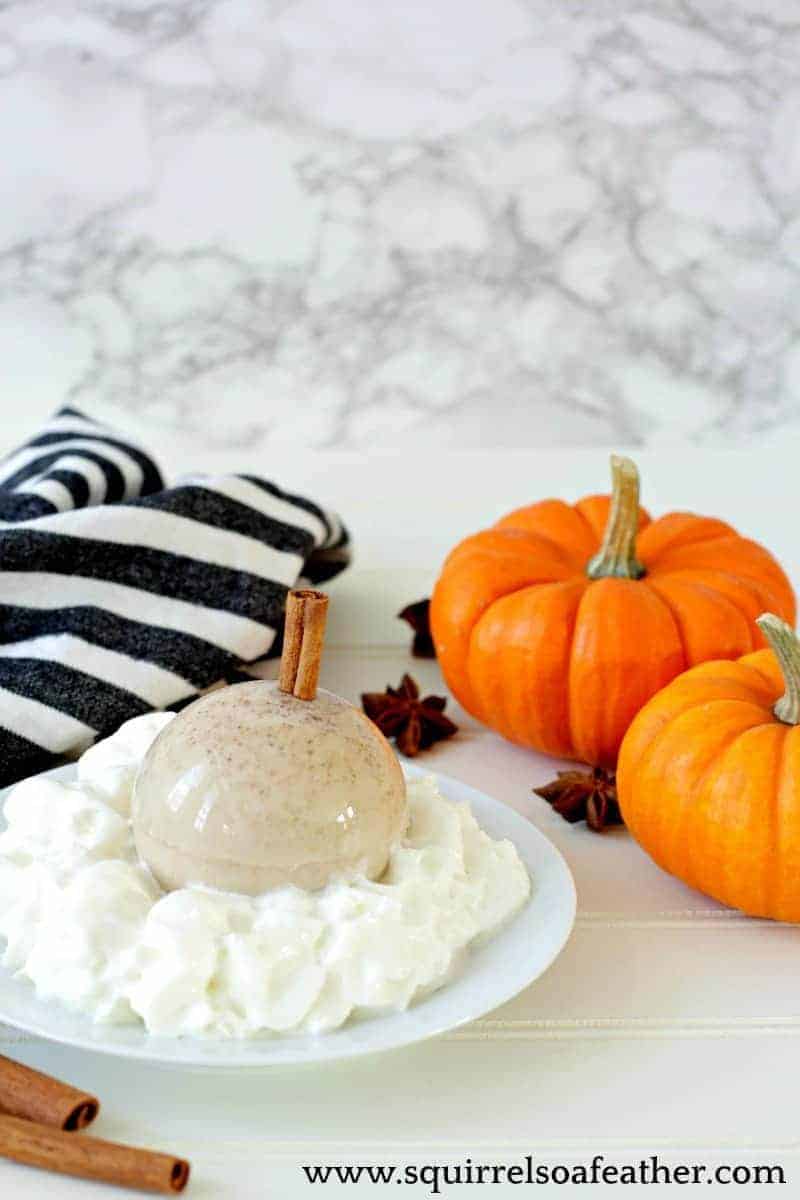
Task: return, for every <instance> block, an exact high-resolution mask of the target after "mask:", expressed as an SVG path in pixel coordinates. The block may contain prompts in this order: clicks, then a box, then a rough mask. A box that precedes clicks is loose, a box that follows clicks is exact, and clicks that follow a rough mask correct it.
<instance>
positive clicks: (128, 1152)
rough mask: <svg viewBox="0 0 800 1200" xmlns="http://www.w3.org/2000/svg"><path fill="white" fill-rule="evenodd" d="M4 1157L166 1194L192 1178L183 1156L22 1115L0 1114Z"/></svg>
mask: <svg viewBox="0 0 800 1200" xmlns="http://www.w3.org/2000/svg"><path fill="white" fill-rule="evenodd" d="M0 1155H3V1157H5V1158H10V1159H13V1161H14V1162H19V1163H25V1164H26V1165H27V1166H29V1167H42V1168H44V1169H45V1170H46V1171H57V1172H58V1173H59V1174H61V1175H77V1176H79V1177H80V1178H81V1179H98V1180H101V1181H102V1182H104V1183H116V1184H119V1185H120V1186H121V1187H130V1188H139V1189H140V1190H141V1191H145V1192H163V1193H165V1194H167V1195H172V1194H173V1193H175V1192H182V1191H183V1189H184V1188H185V1187H186V1184H187V1182H188V1179H189V1164H188V1162H186V1161H185V1160H184V1159H182V1158H173V1156H172V1155H171V1154H159V1153H157V1152H156V1151H155V1150H138V1149H136V1147H134V1146H120V1145H117V1143H116V1142H103V1141H101V1140H100V1139H99V1138H95V1137H90V1136H89V1135H88V1134H86V1135H85V1136H83V1135H81V1136H80V1137H75V1135H74V1134H71V1133H64V1132H63V1131H62V1130H60V1129H51V1128H47V1127H46V1126H44V1125H35V1124H34V1123H33V1121H22V1120H20V1118H19V1117H6V1116H2V1115H0Z"/></svg>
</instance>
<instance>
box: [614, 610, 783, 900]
mask: <svg viewBox="0 0 800 1200" xmlns="http://www.w3.org/2000/svg"><path fill="white" fill-rule="evenodd" d="M758 623H759V625H760V626H761V628H762V629H763V631H764V633H765V635H766V636H767V638H768V640H769V641H770V643H771V645H772V647H773V649H772V650H759V651H757V652H756V653H755V654H747V655H745V656H744V657H743V658H740V659H739V661H738V662H707V663H703V664H702V665H701V666H699V667H694V668H693V669H692V670H691V671H687V672H686V673H685V674H684V675H681V676H679V677H678V678H677V679H675V680H673V681H672V683H670V684H669V686H668V687H666V688H664V690H663V691H662V692H659V694H658V695H657V696H654V697H653V699H652V700H650V701H649V703H648V704H646V705H645V706H644V708H643V709H642V710H641V712H640V713H639V715H638V716H637V717H636V718H635V720H634V722H633V724H632V725H631V727H630V729H629V730H628V732H627V734H626V735H625V739H624V741H623V743H622V748H621V750H620V756H619V765H618V769H617V791H618V798H619V803H620V807H621V809H622V815H623V817H624V819H625V823H626V824H627V826H628V828H629V830H630V831H631V833H632V834H633V836H634V837H635V838H636V840H637V841H638V842H640V843H641V845H642V846H643V847H644V849H645V850H646V851H647V852H648V854H650V855H651V856H652V857H653V858H654V859H655V861H656V862H657V863H658V864H659V866H661V867H663V868H664V870H666V871H669V872H670V873H671V874H672V875H677V876H678V878H679V879H682V880H683V881H684V883H688V884H689V885H690V886H691V887H696V888H698V889H699V890H700V891H701V892H706V893H707V894H708V895H709V896H713V897H714V898H715V899H716V900H721V901H722V903H723V904H729V905H731V907H733V908H740V909H742V911H743V912H746V913H749V914H750V915H751V916H756V917H772V918H774V919H775V920H779V921H800V727H798V726H800V642H798V639H797V637H796V635H795V634H794V633H793V632H792V630H791V629H790V628H789V626H788V625H786V624H785V623H784V622H783V621H781V620H779V619H778V618H777V617H775V616H773V615H772V614H766V615H765V616H763V617H761V618H760V619H759V622H758Z"/></svg>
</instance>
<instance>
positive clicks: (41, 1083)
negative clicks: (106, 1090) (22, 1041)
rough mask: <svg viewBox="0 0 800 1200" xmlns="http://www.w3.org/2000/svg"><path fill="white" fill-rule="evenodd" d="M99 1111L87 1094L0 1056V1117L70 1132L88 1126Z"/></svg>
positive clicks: (96, 1101) (97, 1104)
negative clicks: (21, 1118) (15, 1118)
mask: <svg viewBox="0 0 800 1200" xmlns="http://www.w3.org/2000/svg"><path fill="white" fill-rule="evenodd" d="M99 1111H100V1102H99V1101H98V1100H97V1099H96V1097H95V1096H90V1095H89V1094H88V1092H80V1091H78V1089H77V1088H74V1087H70V1085H69V1084H68V1083H62V1082H61V1080H60V1079H54V1078H53V1076H52V1075H44V1074H43V1073H42V1072H41V1071H34V1070H33V1068H32V1067H24V1066H23V1065H22V1063H17V1062H12V1060H11V1059H10V1058H3V1057H2V1055H0V1114H2V1113H8V1114H9V1115H10V1116H12V1117H25V1118H27V1120H29V1121H38V1122H39V1123H40V1124H41V1125H52V1126H53V1127H54V1128H55V1129H65V1130H69V1131H73V1130H76V1129H85V1128H86V1126H87V1125H91V1123H92V1121H93V1120H94V1119H95V1117H96V1116H97V1114H98V1112H99Z"/></svg>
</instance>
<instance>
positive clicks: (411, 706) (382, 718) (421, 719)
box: [361, 675, 458, 758]
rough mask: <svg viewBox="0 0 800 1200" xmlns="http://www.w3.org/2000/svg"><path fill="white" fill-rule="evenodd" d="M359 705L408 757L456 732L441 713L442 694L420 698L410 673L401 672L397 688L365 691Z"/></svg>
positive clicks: (443, 705)
mask: <svg viewBox="0 0 800 1200" xmlns="http://www.w3.org/2000/svg"><path fill="white" fill-rule="evenodd" d="M361 704H362V706H363V708H364V712H365V713H366V714H367V716H368V717H369V719H370V721H374V722H375V724H376V725H377V726H378V729H380V731H381V733H382V734H383V735H384V736H385V737H387V738H394V739H395V741H396V742H397V748H398V750H400V751H402V753H403V754H407V755H408V756H409V758H413V757H414V755H415V754H419V752H420V750H427V749H428V748H429V747H430V746H432V745H433V744H434V742H440V741H442V739H443V738H449V737H452V736H453V734H454V733H457V732H458V726H457V725H454V724H453V722H452V721H451V720H450V718H449V717H446V716H445V715H444V707H445V705H446V704H447V701H446V700H445V698H444V696H426V697H425V698H424V699H423V700H420V698H419V688H418V687H417V685H416V683H415V682H414V680H413V679H412V678H411V676H410V675H404V676H403V678H402V679H401V680H400V684H399V686H398V687H396V688H393V687H387V689H386V691H385V692H364V694H363V695H362V697H361Z"/></svg>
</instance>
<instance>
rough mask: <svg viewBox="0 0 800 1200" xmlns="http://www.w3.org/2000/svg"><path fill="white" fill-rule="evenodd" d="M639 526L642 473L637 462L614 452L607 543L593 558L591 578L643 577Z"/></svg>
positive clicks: (590, 561)
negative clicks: (639, 557) (639, 548)
mask: <svg viewBox="0 0 800 1200" xmlns="http://www.w3.org/2000/svg"><path fill="white" fill-rule="evenodd" d="M638 528H639V472H638V470H637V469H636V463H634V462H632V461H631V460H630V459H629V458H623V457H621V455H619V454H612V455H611V512H610V513H609V514H608V523H607V524H606V531H605V534H604V535H603V544H602V545H601V547H600V549H599V550H598V552H597V554H595V556H594V558H590V559H589V563H588V566H587V567H586V574H587V575H588V576H589V578H590V579H608V578H609V577H613V578H615V579H641V578H642V576H643V575H644V574H645V569H644V567H643V566H642V564H641V563H640V562H639V560H638V558H637V557H636V534H637V532H638Z"/></svg>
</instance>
